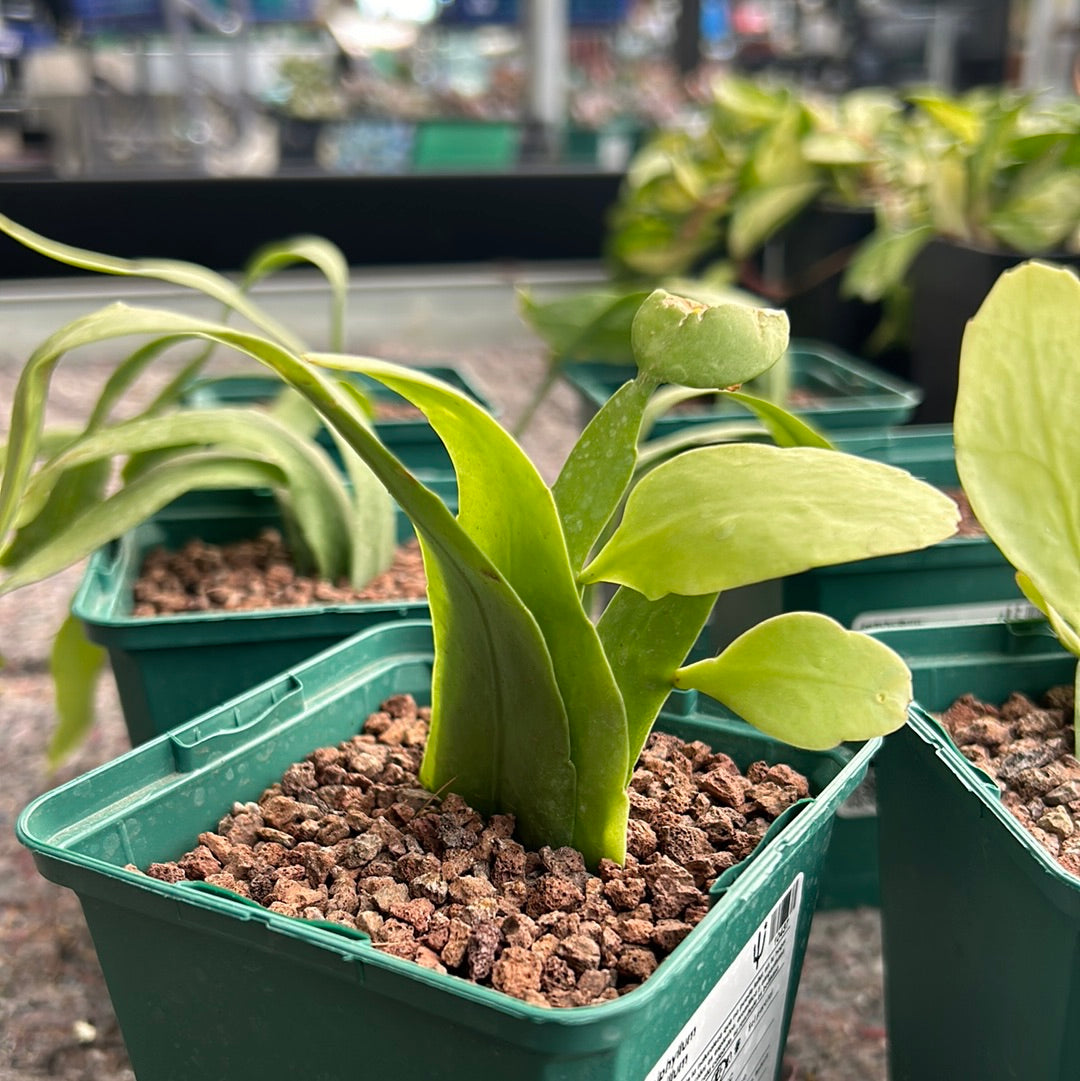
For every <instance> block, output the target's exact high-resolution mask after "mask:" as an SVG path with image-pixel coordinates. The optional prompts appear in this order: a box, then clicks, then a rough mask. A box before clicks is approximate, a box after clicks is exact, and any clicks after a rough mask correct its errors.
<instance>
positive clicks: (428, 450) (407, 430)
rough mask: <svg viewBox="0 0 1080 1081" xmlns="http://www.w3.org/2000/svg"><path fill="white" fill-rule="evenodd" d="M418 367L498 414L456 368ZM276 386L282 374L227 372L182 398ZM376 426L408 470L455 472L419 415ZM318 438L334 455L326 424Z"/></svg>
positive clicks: (249, 396)
mask: <svg viewBox="0 0 1080 1081" xmlns="http://www.w3.org/2000/svg"><path fill="white" fill-rule="evenodd" d="M417 370H418V371H422V372H424V373H426V374H427V375H432V376H434V377H435V378H437V379H441V380H443V382H445V383H449V384H450V386H452V387H454V388H455V389H456V390H459V391H461V392H462V393H463V394H467V395H468V396H469V397H470V398H472V399H473V401H475V402H477V403H478V404H479V405H481V406H483V407H484V409H486V410H487V411H488V412H489V413H492V415H497V414H496V413H495V410H494V407H493V406H492V404H491V402H490V401H489V400H488V399H487V397H486V396H485V395H484V394H483V393H481V391H480V390H479V389H478V388H477V387H476V385H475V384H474V383H473V382H472V381H471V380H470V379H469V378H468V377H467V376H465V375H464V374H463V373H462V372H460V371H458V369H457V368H451V367H445V366H439V365H426V366H423V367H419V368H418V369H417ZM350 378H352V379H353V380H354V381H355V382H356V383H357V384H358V385H359V386H361V387H362V388H363V389H364V390H365V392H367V393H369V394H370V395H372V396H373V397H374V398H376V399H380V400H383V401H387V402H398V403H402V404H405V399H404V398H402V397H400V396H399V395H397V394H394V393H393V392H391V391H389V390H387V389H386V387H384V386H382V385H381V384H380V383H378V382H376V381H375V380H373V379H368V378H367V377H366V376H363V375H353V376H351V377H350ZM280 390H281V382H280V380H278V379H276V378H275V377H274V376H271V375H226V376H219V377H215V378H210V379H200V380H198V381H197V382H195V383H193V384H192V385H191V387H190V388H189V389H188V391H187V392H186V393H185V395H184V402H185V404H186V405H189V406H193V407H196V408H200V409H209V408H215V407H220V406H230V405H232V406H236V405H251V404H255V403H259V402H269V401H272V400H273V398H274V396H275V395H276V394H277V393H279V392H280ZM375 431H376V433H377V434H378V436H379V438H380V439H381V440H382V441H383V442H384V443H385V444H386V445H387V446H388V447H389V448H390V450H392V451H393V452H394V454H396V455H397V456H398V458H400V459H401V461H402V462H403V463H404V465H405V467H406V468H407V469H409V470H410V471H411V472H413V473H416V474H417V475H419V476H421V477H422V478H426V477H428V476H431V475H433V474H449V475H451V476H453V466H452V464H451V462H450V455H449V454H448V453H447V451H446V448H445V447H444V446H443V443H442V440H441V439H439V437H438V436H437V435H436V434H435V430H434V429H433V428H432V427H431V425H430V424H428V422H427V421H426V420H425V419H424V418H423V417H416V418H415V419H414V418H394V419H385V420H380V421H378V422H377V423H376V425H375ZM316 438H317V439H318V441H319V443H320V444H321V445H322V446H324V447H325V448H326V449H327V450H329V451H330V452H331V453H332V454H334V455H336V453H337V452H336V447H335V445H334V441H333V439H332V438H331V437H330V434H329V433H328V432H327V431H326V430H325V429H324V430H322V431H320V432H319V434H318V436H317V437H316Z"/></svg>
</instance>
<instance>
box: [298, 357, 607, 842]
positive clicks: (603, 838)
mask: <svg viewBox="0 0 1080 1081" xmlns="http://www.w3.org/2000/svg"><path fill="white" fill-rule="evenodd" d="M311 359H312V360H313V361H314V363H316V364H319V365H322V366H325V367H330V368H338V369H343V370H348V371H360V372H363V373H364V374H365V375H368V376H370V377H371V378H373V379H376V380H378V381H379V382H381V383H383V384H384V385H385V386H388V387H389V388H390V389H391V390H393V391H395V392H396V393H398V394H400V395H401V396H402V397H404V398H406V399H407V400H409V401H411V402H412V403H413V404H414V405H416V406H417V407H418V408H419V409H421V410H422V411H423V413H424V414H425V415H426V416H427V418H428V421H429V423H430V424H431V426H432V427H433V428H434V429H435V432H436V433H437V434H438V436H439V438H440V439H442V441H443V443H444V444H445V445H446V448H447V450H448V452H449V453H450V457H451V459H452V460H453V463H454V468H455V471H456V473H457V478H458V506H459V512H458V522H459V524H460V526H461V528H462V530H464V532H465V534H466V535H467V536H468V538H469V539H470V540H471V541H472V542H473V543H475V544H476V545H477V547H478V549H480V550H481V551H482V552H483V553H484V555H485V556H486V557H487V558H488V559H489V560H490V561H491V565H492V566H493V567H494V568H495V569H496V570H497V571H498V573H499V575H500V576H501V577H502V578H503V579H505V581H506V583H508V585H509V587H510V588H511V589H512V590H513V591H514V593H515V594H516V595H517V596H518V597H520V598H521V601H522V602H523V604H524V605H525V607H526V608H527V609H528V611H529V612H530V613H532V616H533V617H534V618H535V620H536V622H537V624H538V626H539V628H540V632H541V634H542V635H543V640H544V642H545V643H546V646H547V650H548V653H549V654H550V660H551V664H552V665H553V667H554V672H555V677H556V680H557V683H558V687H559V690H560V692H561V695H562V700H563V702H564V704H565V707H566V716H567V718H568V720H569V726H570V746H571V758H572V761H573V763H574V767H575V770H576V773H577V796H576V815H575V826H574V844H575V846H576V847H578V848H579V849H580V850H581V851H582V852H584V853H585V855H586V858H587V859H588V860H590V862H593V861H595V860H596V859H598V858H599V856H600V855H610V854H611V853H612V852H618V851H621V850H622V845H623V844H624V843H625V825H626V821H625V815H626V807H627V803H626V793H625V791H624V788H623V782H624V778H625V773H626V768H627V760H626V755H627V743H626V715H625V712H624V710H623V706H622V702H621V700H620V698H619V694H618V688H617V686H616V684H615V680H614V677H613V675H612V673H611V669H610V667H609V665H608V663H607V659H606V657H605V656H604V652H603V649H602V647H601V644H600V640H599V637H598V635H597V633H596V628H595V627H594V626H593V625H592V623H591V622H590V621H589V619H588V617H587V615H586V613H585V611H584V609H583V607H582V605H581V601H580V598H579V595H578V590H577V585H576V583H575V581H574V577H573V573H572V571H571V568H570V563H569V557H568V553H567V548H566V542H565V540H564V537H563V533H562V526H561V523H560V521H559V516H558V511H557V508H556V505H555V500H554V498H553V496H552V493H551V491H550V490H549V489H548V487H547V485H545V484H544V482H543V479H542V478H541V477H540V475H539V473H537V472H536V468H535V466H533V464H532V462H530V461H529V459H528V457H527V456H526V455H525V454H524V452H523V451H522V450H521V449H520V448H519V447H518V445H517V444H516V443H515V442H514V441H513V439H512V438H511V437H510V436H509V435H508V434H507V433H506V432H505V431H504V430H503V429H502V428H501V427H500V426H499V424H498V422H497V421H495V420H494V419H493V418H492V417H491V416H490V415H489V414H488V413H487V412H486V411H485V410H483V409H482V408H480V407H479V406H478V405H477V404H476V403H475V402H473V401H472V400H471V399H470V398H468V397H467V396H466V395H464V394H461V393H460V392H458V391H457V390H455V389H454V388H452V387H449V386H447V385H446V384H444V383H442V382H440V381H439V380H437V379H434V378H432V377H430V376H427V375H425V374H424V373H422V372H416V371H410V370H408V369H405V368H401V367H399V366H396V365H392V364H386V363H385V362H382V361H376V360H371V359H368V358H358V357H340V356H328V355H325V354H318V355H315V356H313V357H312V358H311ZM358 449H360V448H358ZM391 491H392V494H393V495H394V496H395V498H397V499H398V502H399V503H401V505H402V507H403V508H404V509H405V511H406V512H407V513H408V512H409V511H410V506H409V503H408V501H407V499H405V498H402V496H401V495H400V494H399V493H398V492H397V491H394V490H393V489H392V490H391ZM414 521H416V519H415V518H414ZM417 525H418V528H419V526H420V523H419V522H417ZM430 539H431V538H430V537H429V536H425V537H424V540H425V544H426V545H427V544H428V542H429V541H430ZM440 573H442V574H443V575H444V576H445V575H446V574H448V573H449V568H448V566H447V565H445V564H444V565H443V567H442V570H441V572H440ZM432 596H433V595H432V591H431V589H430V586H429V599H430V598H431V597H432ZM433 612H434V609H433ZM489 633H490V634H492V635H495V636H498V635H499V634H500V633H501V631H500V630H499V628H498V627H497V626H494V625H493V626H492V627H491V628H490V631H489ZM466 646H467V647H468V649H467V650H466V649H465V647H466ZM442 648H443V649H444V650H446V651H447V652H448V654H449V653H450V650H451V649H452V651H453V652H452V654H451V655H450V656H449V657H448V659H447V660H446V661H445V662H444V664H445V666H446V669H445V670H449V668H450V666H451V665H452V664H454V663H455V659H456V660H457V661H461V660H462V657H461V656H459V655H460V654H463V653H464V652H467V651H468V650H471V649H473V648H474V644H473V643H472V642H469V641H468V639H467V638H464V640H463V636H461V635H456V636H455V637H454V639H453V640H451V639H450V638H449V637H447V638H444V639H442ZM507 671H508V673H509V672H510V670H507ZM508 678H510V676H509V674H506V675H504V674H502V673H500V676H499V691H498V694H499V695H500V696H501V697H503V701H504V703H505V702H510V701H513V702H514V708H513V710H512V711H510V710H507V712H506V713H504V714H503V715H502V716H501V717H500V719H499V721H498V724H499V725H511V724H513V725H518V724H527V725H535V726H536V727H537V728H538V729H542V728H543V726H544V725H545V724H546V723H549V722H547V721H545V719H544V717H543V716H542V714H541V710H542V708H546V707H543V706H542V704H541V703H536V702H533V701H532V699H531V697H530V691H529V689H528V688H527V687H517V688H510V687H508V686H506V685H505V681H506V680H507V679H508ZM439 693H440V695H443V696H446V695H452V696H453V697H454V698H455V700H456V701H459V702H460V703H461V704H462V705H461V710H460V713H459V714H458V715H455V716H453V717H447V716H446V714H445V713H444V715H443V718H442V720H441V721H440V724H444V725H447V726H449V725H451V724H453V725H455V726H460V730H458V729H455V733H454V736H453V738H452V739H450V738H449V737H448V738H447V740H446V742H447V744H448V745H449V744H451V743H452V744H453V745H455V746H458V745H460V744H461V742H462V740H464V741H465V742H466V743H467V744H475V737H473V736H470V735H469V732H470V731H471V730H472V720H471V717H470V716H469V713H468V708H467V707H466V705H465V703H467V702H468V701H469V699H470V698H471V697H473V696H474V695H475V694H476V690H475V689H474V688H469V689H466V688H464V687H462V686H461V684H460V683H459V676H458V675H457V674H456V673H455V672H453V671H450V674H449V675H447V676H446V678H445V680H444V681H443V682H441V683H440V684H439ZM472 708H475V706H473V707H472ZM423 779H424V783H425V784H429V785H435V786H436V787H438V785H439V784H440V783H442V782H443V781H445V780H446V779H448V778H446V777H445V776H443V775H442V774H441V773H440V774H439V776H433V775H432V774H431V772H430V771H426V772H425V775H424V778H423ZM534 787H535V786H534ZM523 825H524V824H523ZM612 858H615V857H612Z"/></svg>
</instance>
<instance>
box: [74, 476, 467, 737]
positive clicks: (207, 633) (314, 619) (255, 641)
mask: <svg viewBox="0 0 1080 1081" xmlns="http://www.w3.org/2000/svg"><path fill="white" fill-rule="evenodd" d="M429 486H431V487H433V488H434V489H435V490H436V491H439V492H440V494H441V495H443V498H444V500H446V501H447V502H448V504H449V505H451V506H453V505H454V501H455V499H456V489H455V487H454V486H453V485H452V484H447V483H445V482H444V483H443V489H449V490H448V491H447V490H442V491H440V488H439V485H438V484H433V483H432V482H429ZM280 525H281V517H280V515H279V513H278V509H277V504H276V503H275V501H274V499H273V497H272V496H271V494H270V493H269V492H268V491H230V492H195V493H192V494H191V495H190V496H189V497H185V498H184V499H182V500H179V501H177V502H176V503H175V504H173V505H172V506H171V507H168V508H166V509H165V510H164V511H162V512H161V513H160V514H158V515H155V516H154V517H153V518H152V519H150V520H149V521H147V522H145V523H143V524H142V525H141V526H139V527H138V528H136V529H135V530H132V531H131V532H129V533H126V534H125V535H124V536H122V537H120V538H119V539H118V540H116V541H114V542H113V543H111V544H109V545H106V546H105V547H104V548H101V549H99V550H98V551H97V552H95V553H94V555H93V556H91V558H90V562H89V564H88V566H87V569H86V572H85V574H84V575H83V579H82V582H81V583H80V585H79V588H78V590H77V591H76V593H75V597H74V600H73V601H72V606H71V610H72V612H73V613H74V615H75V616H76V617H77V618H78V619H80V620H81V621H82V625H83V628H84V630H85V633H86V636H87V637H88V638H89V639H90V640H91V641H93V642H96V643H98V645H101V646H104V647H105V649H106V650H107V652H108V655H109V664H110V666H111V667H112V671H113V676H114V678H115V680H116V686H117V691H118V693H119V698H120V706H121V709H122V711H123V714H124V722H125V724H126V725H127V729H128V734H129V735H130V737H131V742H132V744H133V745H137V744H139V743H142V742H144V741H145V740H148V739H150V738H151V737H153V736H157V735H160V734H161V733H163V732H167V731H169V729H171V728H173V727H175V726H176V725H178V724H180V723H181V722H183V721H187V720H190V719H191V718H192V717H195V716H197V715H198V714H200V713H203V712H204V711H206V710H208V709H211V708H213V707H215V706H218V705H220V704H221V703H222V702H224V701H225V700H226V699H228V698H232V697H233V696H234V695H237V694H240V693H241V692H243V691H246V690H248V689H249V688H250V687H253V686H255V684H257V683H260V682H261V681H262V680H264V679H268V678H269V677H270V676H272V675H274V674H275V673H277V672H280V671H282V670H283V669H285V668H288V667H290V666H291V665H294V664H297V663H299V662H300V661H302V660H305V659H306V658H308V657H310V656H313V655H314V654H316V653H318V652H320V651H321V650H323V649H325V648H327V647H328V646H331V645H334V644H335V643H337V642H340V641H341V640H342V639H343V638H347V637H348V636H349V635H351V634H355V633H356V632H357V631H359V630H362V629H363V628H364V627H370V626H372V625H374V624H377V623H385V622H387V621H390V620H398V619H418V618H426V616H427V613H428V606H427V601H426V599H425V600H412V601H363V602H359V603H356V604H347V605H341V604H316V605H310V606H305V607H298V608H264V609H256V610H254V611H240V612H233V611H211V612H181V613H177V614H174V615H157V616H136V615H134V614H133V612H132V609H133V607H134V605H133V593H132V587H133V585H134V583H135V580H136V579H137V577H138V575H139V570H140V568H141V566H142V562H143V559H144V558H145V556H146V554H147V552H149V551H150V550H151V549H152V548H155V547H157V546H159V545H164V546H165V547H166V548H170V549H176V548H179V547H181V546H182V545H183V544H184V543H185V542H186V541H188V540H190V539H192V538H194V537H198V538H200V539H201V540H203V541H206V542H207V543H208V544H227V543H229V542H231V541H236V540H242V539H246V538H251V537H255V536H256V535H257V534H258V532H259V531H260V530H261V529H263V528H264V527H267V526H275V527H280ZM397 526H398V540H399V542H402V541H404V540H407V539H408V538H409V537H411V536H412V527H411V525H410V523H409V520H408V519H407V518H406V517H405V515H404V514H402V513H401V512H400V511H399V512H398V514H397Z"/></svg>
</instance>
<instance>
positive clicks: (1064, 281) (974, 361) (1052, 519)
mask: <svg viewBox="0 0 1080 1081" xmlns="http://www.w3.org/2000/svg"><path fill="white" fill-rule="evenodd" d="M1077 342H1080V281H1078V280H1077V278H1076V276H1075V275H1074V274H1072V273H1071V272H1070V271H1068V270H1064V269H1059V268H1054V267H1050V266H1047V265H1044V264H1040V263H1025V264H1023V265H1022V266H1019V267H1016V268H1014V269H1013V270H1009V271H1006V272H1005V273H1004V274H1002V276H1001V277H1000V278H999V279H998V281H997V283H996V284H995V285H994V287H993V289H991V290H990V293H989V295H988V296H987V298H986V300H985V301H983V304H982V307H981V308H980V309H979V311H978V313H977V314H976V315H975V317H974V318H973V319H972V320H971V321H970V322H969V323H968V327H967V331H966V333H965V334H964V342H963V347H962V349H961V354H960V375H959V387H958V390H957V397H956V413H955V421H954V440H955V445H956V469H957V473H958V474H959V477H960V482H961V484H962V485H963V487H964V491H965V493H966V494H967V496H968V499H969V500H970V501H971V507H972V510H973V511H974V513H975V515H976V517H977V518H978V520H979V522H980V523H981V524H982V526H983V528H984V529H985V530H986V533H987V535H988V536H989V537H990V539H991V540H992V541H993V542H994V544H996V545H997V547H998V548H999V549H1000V550H1001V552H1002V554H1003V555H1004V556H1005V558H1006V559H1007V560H1008V561H1009V562H1010V563H1011V564H1012V565H1013V566H1014V567H1015V568H1016V569H1017V570H1018V571H1022V572H1023V573H1024V574H1025V575H1027V576H1028V577H1029V578H1030V579H1031V582H1032V583H1033V584H1034V588H1035V589H1036V590H1037V591H1038V593H1039V594H1040V595H1041V596H1042V597H1044V598H1045V602H1046V604H1047V605H1048V606H1049V607H1052V608H1053V609H1055V610H1056V611H1057V612H1059V613H1060V615H1061V617H1062V619H1064V620H1065V622H1067V623H1068V624H1069V626H1071V627H1073V628H1080V558H1077V553H1078V552H1080V504H1078V499H1080V492H1078V489H1077V485H1076V480H1077V477H1080V443H1078V442H1077V440H1075V439H1074V438H1073V437H1072V434H1071V432H1070V430H1069V425H1068V424H1066V423H1063V418H1064V417H1068V416H1070V415H1071V412H1072V410H1073V407H1074V406H1075V405H1080V367H1078V365H1077V363H1076V351H1077Z"/></svg>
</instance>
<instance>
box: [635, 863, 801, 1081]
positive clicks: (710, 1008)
mask: <svg viewBox="0 0 1080 1081" xmlns="http://www.w3.org/2000/svg"><path fill="white" fill-rule="evenodd" d="M802 888H803V876H802V874H801V873H800V874H798V875H796V876H795V879H794V881H793V882H792V883H791V885H790V886H789V887H788V889H787V890H786V891H785V893H784V895H783V897H781V898H780V900H779V901H777V902H776V904H775V905H773V908H772V911H771V912H770V913H769V914H768V916H766V917H765V919H764V920H762V921H761V924H760V926H759V927H758V929H757V930H756V931H755V932H754V934H753V935H752V936H751V938H750V941H749V942H747V943H746V945H745V946H744V947H743V948H742V949H741V950H740V951H739V955H738V957H736V958H735V960H734V961H733V962H732V963H731V966H730V967H729V968H728V970H727V972H725V973H724V975H723V976H722V977H721V978H720V981H719V982H718V983H717V984H716V986H715V987H714V988H713V989H712V990H711V991H710V992H709V993H708V995H706V997H705V1001H704V1002H702V1004H701V1005H700V1006H699V1007H698V1008H697V1010H695V1011H694V1015H693V1017H691V1018H690V1020H689V1021H687V1023H686V1024H685V1025H684V1026H683V1030H682V1032H680V1033H679V1035H678V1036H677V1037H676V1038H675V1039H674V1040H673V1041H672V1042H671V1045H670V1046H669V1047H668V1049H667V1050H666V1051H665V1052H664V1054H663V1055H662V1056H661V1058H660V1061H659V1062H657V1064H656V1065H655V1066H654V1067H653V1068H652V1070H651V1071H650V1072H649V1074H648V1076H647V1077H646V1078H645V1081H772V1079H773V1078H774V1077H775V1076H776V1066H777V1060H778V1059H779V1057H780V1049H781V1045H782V1044H783V1039H784V1007H785V1005H786V1004H787V994H788V984H789V983H790V982H791V962H792V958H793V957H794V954H795V929H796V927H797V926H798V923H799V906H800V904H801V903H802Z"/></svg>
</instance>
